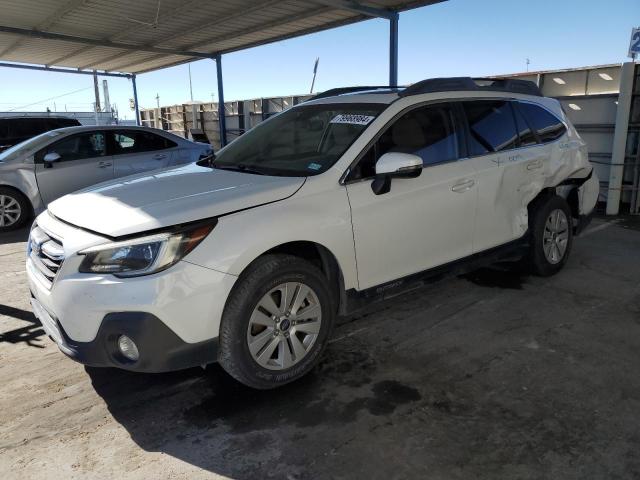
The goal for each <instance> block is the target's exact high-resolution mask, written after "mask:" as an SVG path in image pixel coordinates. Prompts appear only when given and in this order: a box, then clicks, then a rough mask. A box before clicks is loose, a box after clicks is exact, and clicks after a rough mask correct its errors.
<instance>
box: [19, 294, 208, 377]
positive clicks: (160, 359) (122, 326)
mask: <svg viewBox="0 0 640 480" xmlns="http://www.w3.org/2000/svg"><path fill="white" fill-rule="evenodd" d="M31 305H32V307H33V312H34V314H35V315H36V317H38V319H39V320H40V321H41V323H42V326H43V328H44V330H45V331H46V332H47V335H49V337H50V338H51V339H52V340H53V341H54V342H56V344H57V345H58V348H60V351H62V353H64V354H65V355H67V356H68V357H70V358H72V359H73V360H75V361H77V362H80V363H82V364H84V365H88V366H91V367H117V368H122V369H125V370H131V371H135V372H148V373H155V372H169V371H174V370H181V369H184V368H189V367H193V366H196V365H207V364H209V363H213V362H215V361H216V360H217V356H218V339H217V337H216V338H211V339H209V340H205V341H202V342H198V343H187V342H185V341H184V340H182V339H181V338H180V337H178V336H177V335H176V334H175V332H173V331H172V330H171V329H170V328H169V327H167V326H166V324H164V323H163V322H162V321H161V320H160V319H159V318H157V317H156V316H154V315H152V314H150V313H145V312H119V313H110V314H108V315H106V316H105V317H104V319H103V320H102V322H101V324H100V329H99V331H98V334H97V335H96V337H95V338H94V340H92V341H90V342H77V341H75V340H73V339H72V338H70V337H69V335H68V334H67V333H66V332H65V330H64V328H63V327H62V325H61V323H60V321H59V320H58V319H56V318H54V317H52V316H51V315H50V314H49V313H48V312H47V311H46V310H45V309H44V307H43V306H42V304H40V302H39V301H38V300H37V299H36V298H35V297H32V298H31ZM121 335H126V336H127V337H129V338H130V339H131V340H133V342H134V343H135V344H136V347H137V349H138V351H139V353H140V356H139V358H138V359H137V360H136V361H132V360H130V359H128V358H126V357H125V356H124V355H123V354H122V353H121V351H120V350H119V348H118V338H119V337H120V336H121Z"/></svg>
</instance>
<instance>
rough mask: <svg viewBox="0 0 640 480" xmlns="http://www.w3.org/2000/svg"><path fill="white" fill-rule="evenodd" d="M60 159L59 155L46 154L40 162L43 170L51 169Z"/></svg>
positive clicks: (54, 153)
mask: <svg viewBox="0 0 640 480" xmlns="http://www.w3.org/2000/svg"><path fill="white" fill-rule="evenodd" d="M61 158H62V157H61V156H60V154H59V153H56V152H49V153H47V154H46V155H45V156H44V158H43V159H42V160H44V168H51V167H53V164H54V163H55V162H57V161H58V160H60V159H61Z"/></svg>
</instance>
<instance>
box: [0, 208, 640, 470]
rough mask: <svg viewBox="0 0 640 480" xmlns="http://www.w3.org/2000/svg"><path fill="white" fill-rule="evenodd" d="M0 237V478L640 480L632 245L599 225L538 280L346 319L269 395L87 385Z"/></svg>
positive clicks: (639, 322) (433, 294)
mask: <svg viewBox="0 0 640 480" xmlns="http://www.w3.org/2000/svg"><path fill="white" fill-rule="evenodd" d="M24 238H25V233H24V232H19V233H17V234H13V235H11V236H9V238H6V237H5V238H4V239H0V243H3V242H4V243H3V244H2V245H0V381H2V387H1V388H0V477H1V478H3V479H7V478H30V479H37V478H47V479H52V478H65V479H68V478H124V477H126V478H135V479H149V478H188V479H196V478H219V477H223V476H224V477H232V478H238V479H254V478H288V479H305V478H371V479H377V478H380V479H389V478H429V479H447V480H451V479H463V478H464V479H468V478H487V479H499V478H503V479H510V480H512V479H533V478H536V479H537V478H540V479H563V480H564V479H581V480H584V479H589V478H593V479H596V478H597V479H601V478H607V479H616V478H639V477H640V453H639V450H640V375H638V368H639V367H640V229H638V224H637V223H634V222H631V221H623V220H617V221H611V222H604V221H603V220H599V221H595V222H594V224H592V226H591V227H590V230H588V231H587V232H586V234H585V236H584V237H583V238H580V239H578V240H577V241H576V243H575V244H574V251H573V255H572V258H571V260H570V262H569V264H568V265H567V268H566V269H565V270H564V271H563V272H562V273H561V274H559V275H557V276H556V277H553V278H550V279H541V278H529V277H519V276H517V275H514V274H510V273H503V272H500V271H497V270H496V271H494V270H484V271H480V272H477V273H475V274H473V275H469V276H466V277H465V278H454V279H449V280H445V281H443V282H441V283H438V284H435V285H432V286H430V287H428V288H425V289H423V290H421V291H419V292H414V293H411V294H407V295H405V296H402V297H399V298H396V299H394V300H392V301H388V302H386V303H383V304H378V305H376V306H375V307H373V308H371V310H370V311H369V312H364V313H362V314H360V315H358V316H357V317H354V318H348V319H343V320H342V321H341V322H340V325H339V327H338V328H337V329H336V331H335V334H334V338H333V340H332V343H331V345H330V347H329V349H328V351H327V353H326V355H325V357H324V360H323V361H322V363H321V364H320V365H319V366H318V367H317V369H316V371H315V372H314V373H313V374H311V375H309V376H308V377H306V378H305V379H303V380H301V381H299V382H297V383H295V384H293V385H290V386H287V387H284V388H282V389H279V390H277V391H268V392H256V391H252V390H248V389H246V388H243V387H242V386H240V385H238V384H237V383H235V382H234V381H232V380H231V379H230V378H229V377H227V376H226V375H225V374H224V372H223V371H222V370H221V369H220V368H218V367H213V368H209V369H208V370H207V371H202V370H200V369H193V370H189V371H184V372H178V373H173V374H162V375H141V374H132V373H127V372H123V371H118V370H100V369H85V368H84V367H83V366H81V365H79V364H76V363H74V362H73V361H71V360H68V359H67V358H66V357H64V356H63V355H62V354H61V353H60V352H59V351H58V350H57V348H56V347H55V345H54V344H53V343H52V342H51V341H50V340H49V339H48V338H46V337H45V336H44V335H43V331H42V329H41V328H40V326H39V324H38V323H37V321H36V320H35V319H34V318H33V316H32V314H31V313H30V308H29V306H28V291H27V287H26V283H25V272H24V267H23V255H24V253H23V251H24Z"/></svg>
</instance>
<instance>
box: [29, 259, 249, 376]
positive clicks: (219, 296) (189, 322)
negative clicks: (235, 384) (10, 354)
mask: <svg viewBox="0 0 640 480" xmlns="http://www.w3.org/2000/svg"><path fill="white" fill-rule="evenodd" d="M77 261H78V259H74V258H73V257H71V258H67V259H66V260H65V261H64V263H63V265H62V268H61V269H60V271H59V273H58V276H57V277H56V278H55V280H54V282H53V284H52V285H51V286H50V288H48V286H47V284H46V283H45V282H42V281H41V278H40V277H39V276H40V273H39V272H38V270H37V268H35V267H34V265H33V264H32V261H31V260H30V259H27V265H26V267H27V277H28V280H29V287H30V290H31V294H32V307H33V311H34V314H35V315H36V316H37V317H38V318H39V319H40V321H41V322H42V324H43V327H44V329H45V330H46V332H47V334H48V335H49V336H50V337H51V338H52V339H53V340H54V341H55V342H56V343H57V345H58V347H59V348H60V350H61V351H62V352H63V353H65V354H66V355H68V356H69V357H71V358H73V359H74V360H77V361H79V362H81V363H83V364H86V365H91V366H112V367H118V368H124V369H127V370H133V371H144V372H162V371H172V370H179V369H182V368H188V367H192V366H197V365H204V364H207V363H212V362H214V361H216V359H217V337H218V331H219V327H220V321H221V317H222V311H223V309H224V305H225V302H226V299H227V297H228V295H229V292H230V291H231V288H232V287H233V285H234V283H235V280H236V279H237V277H235V276H233V275H228V274H224V273H220V272H217V271H214V270H211V269H208V268H204V267H200V266H198V265H193V264H191V263H188V262H185V261H182V262H178V263H177V264H176V265H174V266H173V267H171V268H169V269H167V270H165V271H163V272H160V273H157V274H154V275H148V276H144V277H135V278H126V279H119V278H116V277H114V276H111V275H90V274H80V273H77V265H75V264H76V263H77ZM120 335H126V336H127V337H129V338H130V339H132V340H133V341H134V342H135V343H136V346H137V348H138V351H139V353H140V357H139V359H138V360H137V361H135V362H132V361H130V360H127V359H126V358H125V357H124V356H122V354H121V353H120V352H119V349H118V347H117V340H118V338H119V336H120Z"/></svg>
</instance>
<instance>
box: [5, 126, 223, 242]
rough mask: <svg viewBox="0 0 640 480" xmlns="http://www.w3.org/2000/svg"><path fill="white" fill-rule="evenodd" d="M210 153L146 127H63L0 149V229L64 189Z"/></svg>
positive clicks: (17, 221) (201, 145)
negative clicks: (4, 149)
mask: <svg viewBox="0 0 640 480" xmlns="http://www.w3.org/2000/svg"><path fill="white" fill-rule="evenodd" d="M210 153H211V145H209V144H206V143H196V142H192V141H189V140H185V139H184V138H181V137H178V136H176V135H173V134H171V133H168V132H165V131H162V130H157V129H153V128H147V127H124V126H104V127H95V126H93V127H69V128H61V129H59V130H52V131H50V132H46V133H43V134H42V135H38V136H37V137H34V138H32V139H30V140H27V141H25V142H23V143H20V144H18V145H16V146H14V147H12V148H10V149H8V150H6V151H4V152H2V153H0V232H3V231H7V230H12V229H15V228H18V227H20V226H22V225H24V224H25V223H26V222H27V221H28V220H29V218H31V217H32V216H33V215H34V214H36V215H37V214H38V213H40V212H41V211H42V210H44V209H45V208H46V206H47V204H49V203H50V202H52V201H53V200H55V199H56V198H58V197H61V196H63V195H65V194H67V193H71V192H74V191H76V190H80V189H82V188H85V187H88V186H90V185H94V184H96V183H100V182H104V181H107V180H111V179H113V178H118V177H124V176H126V175H133V174H135V173H139V172H145V171H149V170H156V169H160V168H164V167H169V166H172V165H181V164H185V163H190V162H195V161H197V160H199V159H200V158H202V157H204V156H207V155H209V154H210Z"/></svg>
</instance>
